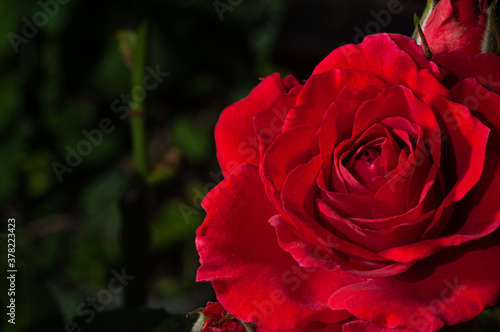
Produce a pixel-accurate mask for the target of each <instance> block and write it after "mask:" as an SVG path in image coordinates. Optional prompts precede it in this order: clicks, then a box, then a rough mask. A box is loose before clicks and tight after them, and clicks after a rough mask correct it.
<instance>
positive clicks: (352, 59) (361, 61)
mask: <svg viewBox="0 0 500 332" xmlns="http://www.w3.org/2000/svg"><path fill="white" fill-rule="evenodd" d="M393 38H394V39H393ZM404 38H406V39H407V40H408V41H407V42H403V39H404ZM395 40H396V41H397V42H396V41H395ZM400 45H401V46H403V47H404V49H401V48H400ZM409 53H411V54H412V56H410V55H409ZM422 56H423V50H422V47H420V46H418V45H417V44H416V43H415V42H414V41H411V38H408V37H403V36H398V35H388V34H384V33H382V34H375V35H370V36H366V37H365V39H364V40H363V42H362V43H361V44H358V45H354V44H348V45H345V46H342V47H339V48H337V49H336V50H334V51H333V52H332V53H330V54H329V55H328V56H327V57H326V58H325V59H324V60H323V61H321V62H320V63H319V65H318V66H316V68H315V69H314V71H313V76H314V75H316V74H320V73H323V72H325V71H328V70H330V69H332V68H336V69H356V70H367V71H369V72H371V73H373V74H375V75H377V76H378V77H380V78H382V79H383V80H385V81H386V82H388V83H389V84H390V85H399V84H401V85H404V86H406V87H408V88H410V89H411V90H412V91H414V92H415V94H416V95H417V96H419V97H421V96H424V95H426V94H428V93H435V94H439V95H441V96H445V97H446V96H449V91H448V90H447V89H446V88H445V87H444V86H443V85H442V84H441V83H440V81H439V80H438V77H439V76H441V75H440V74H439V72H438V71H437V69H436V67H435V66H434V65H433V64H430V63H428V64H426V62H425V60H423V58H422ZM422 68H424V69H422ZM427 68H430V70H429V69H427Z"/></svg>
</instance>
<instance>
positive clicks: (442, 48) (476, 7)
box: [417, 0, 489, 55]
mask: <svg viewBox="0 0 500 332" xmlns="http://www.w3.org/2000/svg"><path fill="white" fill-rule="evenodd" d="M435 3H436V1H434V0H433V1H429V5H428V6H427V8H426V12H425V13H424V16H423V17H422V21H421V26H422V29H423V31H424V34H425V37H426V39H427V42H428V43H429V47H430V49H431V51H432V53H434V54H437V53H441V52H452V51H463V52H466V53H468V54H472V55H473V54H478V53H481V52H482V47H483V42H484V38H485V35H486V29H487V23H488V16H489V14H488V4H487V1H486V0H441V1H439V2H438V3H437V4H435ZM417 40H419V37H418V38H417Z"/></svg>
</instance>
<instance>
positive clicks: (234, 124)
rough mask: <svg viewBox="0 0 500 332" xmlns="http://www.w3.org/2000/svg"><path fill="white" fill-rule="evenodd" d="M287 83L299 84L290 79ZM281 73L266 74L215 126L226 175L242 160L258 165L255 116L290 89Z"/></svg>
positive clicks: (226, 111) (218, 147)
mask: <svg viewBox="0 0 500 332" xmlns="http://www.w3.org/2000/svg"><path fill="white" fill-rule="evenodd" d="M286 83H287V85H288V86H290V84H296V83H298V81H296V80H295V81H294V79H293V78H288V80H287V82H286ZM288 86H287V87H285V86H284V84H283V80H282V79H281V76H280V74H278V73H275V74H272V75H270V76H268V77H266V78H265V79H264V80H263V81H262V82H260V84H259V85H257V87H255V88H254V89H253V90H252V92H250V94H249V95H248V97H246V98H244V99H242V100H240V101H238V102H236V103H234V104H232V105H231V106H228V107H227V108H226V109H225V110H224V111H223V112H222V114H221V116H220V119H219V122H217V125H216V127H215V142H216V146H217V158H218V160H219V164H220V165H221V168H222V172H223V173H224V176H227V175H229V174H231V172H232V171H233V170H234V169H236V167H238V165H240V164H242V163H250V164H252V165H259V143H258V140H257V135H256V134H255V131H254V127H253V117H254V116H255V114H257V113H258V112H260V111H262V110H263V109H265V108H266V107H267V106H268V105H269V104H270V103H271V102H272V101H273V100H274V99H276V98H277V97H278V96H280V95H283V94H285V93H287V92H288V90H287V88H288Z"/></svg>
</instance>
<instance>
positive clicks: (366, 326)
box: [342, 320, 415, 332]
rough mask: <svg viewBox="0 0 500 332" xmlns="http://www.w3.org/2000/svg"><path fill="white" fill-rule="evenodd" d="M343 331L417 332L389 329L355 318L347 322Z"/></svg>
mask: <svg viewBox="0 0 500 332" xmlns="http://www.w3.org/2000/svg"><path fill="white" fill-rule="evenodd" d="M342 332H415V330H409V329H405V328H402V329H388V328H385V327H382V326H380V325H377V324H375V323H372V322H367V321H364V320H355V321H352V322H349V323H347V324H345V325H344V326H343V328H342Z"/></svg>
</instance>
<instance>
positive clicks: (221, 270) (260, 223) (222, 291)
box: [196, 164, 359, 330]
mask: <svg viewBox="0 0 500 332" xmlns="http://www.w3.org/2000/svg"><path fill="white" fill-rule="evenodd" d="M202 205H203V207H204V208H205V209H206V210H207V218H206V219H205V221H204V223H203V225H202V226H201V227H200V228H199V229H198V230H197V238H196V246H197V249H198V252H199V254H200V262H201V267H200V268H199V270H198V275H197V281H211V282H212V285H213V287H214V289H215V292H216V293H217V297H218V300H219V302H220V303H221V304H222V306H223V307H224V308H225V309H226V310H227V311H228V312H230V313H231V314H232V315H234V316H235V317H237V318H239V319H241V320H243V321H247V322H252V323H256V324H257V325H260V326H262V327H263V328H267V329H270V330H278V329H280V330H281V329H284V330H287V329H292V328H297V327H301V326H304V325H305V324H307V323H308V322H311V321H319V322H322V323H326V324H328V323H335V322H339V321H342V320H345V319H347V318H349V317H350V315H349V314H347V313H346V312H345V311H335V310H331V309H329V308H328V307H327V306H326V302H327V300H328V296H329V294H331V293H333V292H334V291H335V290H337V289H338V288H340V287H343V286H346V285H348V284H350V283H352V282H355V281H358V280H359V279H357V278H354V277H352V276H348V275H344V274H339V273H337V272H330V271H324V270H318V269H303V268H301V267H300V266H299V265H298V264H297V262H296V261H295V260H294V259H293V258H292V257H291V256H290V255H289V254H288V253H286V252H284V251H283V250H282V249H281V248H280V247H279V245H278V243H277V241H276V233H275V231H274V229H273V227H272V226H271V225H269V223H268V219H269V218H270V217H271V216H273V214H275V213H276V210H275V209H274V207H273V206H272V205H271V204H270V203H269V202H268V200H267V197H266V194H265V192H264V188H263V186H262V183H261V181H260V177H259V172H258V169H257V167H254V166H251V165H248V164H242V165H241V166H240V167H239V168H237V169H236V170H235V171H234V172H233V173H232V174H231V175H230V176H229V177H228V178H227V179H226V180H224V181H223V182H222V183H221V184H219V185H218V186H217V187H216V188H215V189H214V190H212V191H211V192H210V193H209V194H208V195H207V197H206V198H205V199H204V200H203V203H202ZM317 285H322V287H317Z"/></svg>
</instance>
